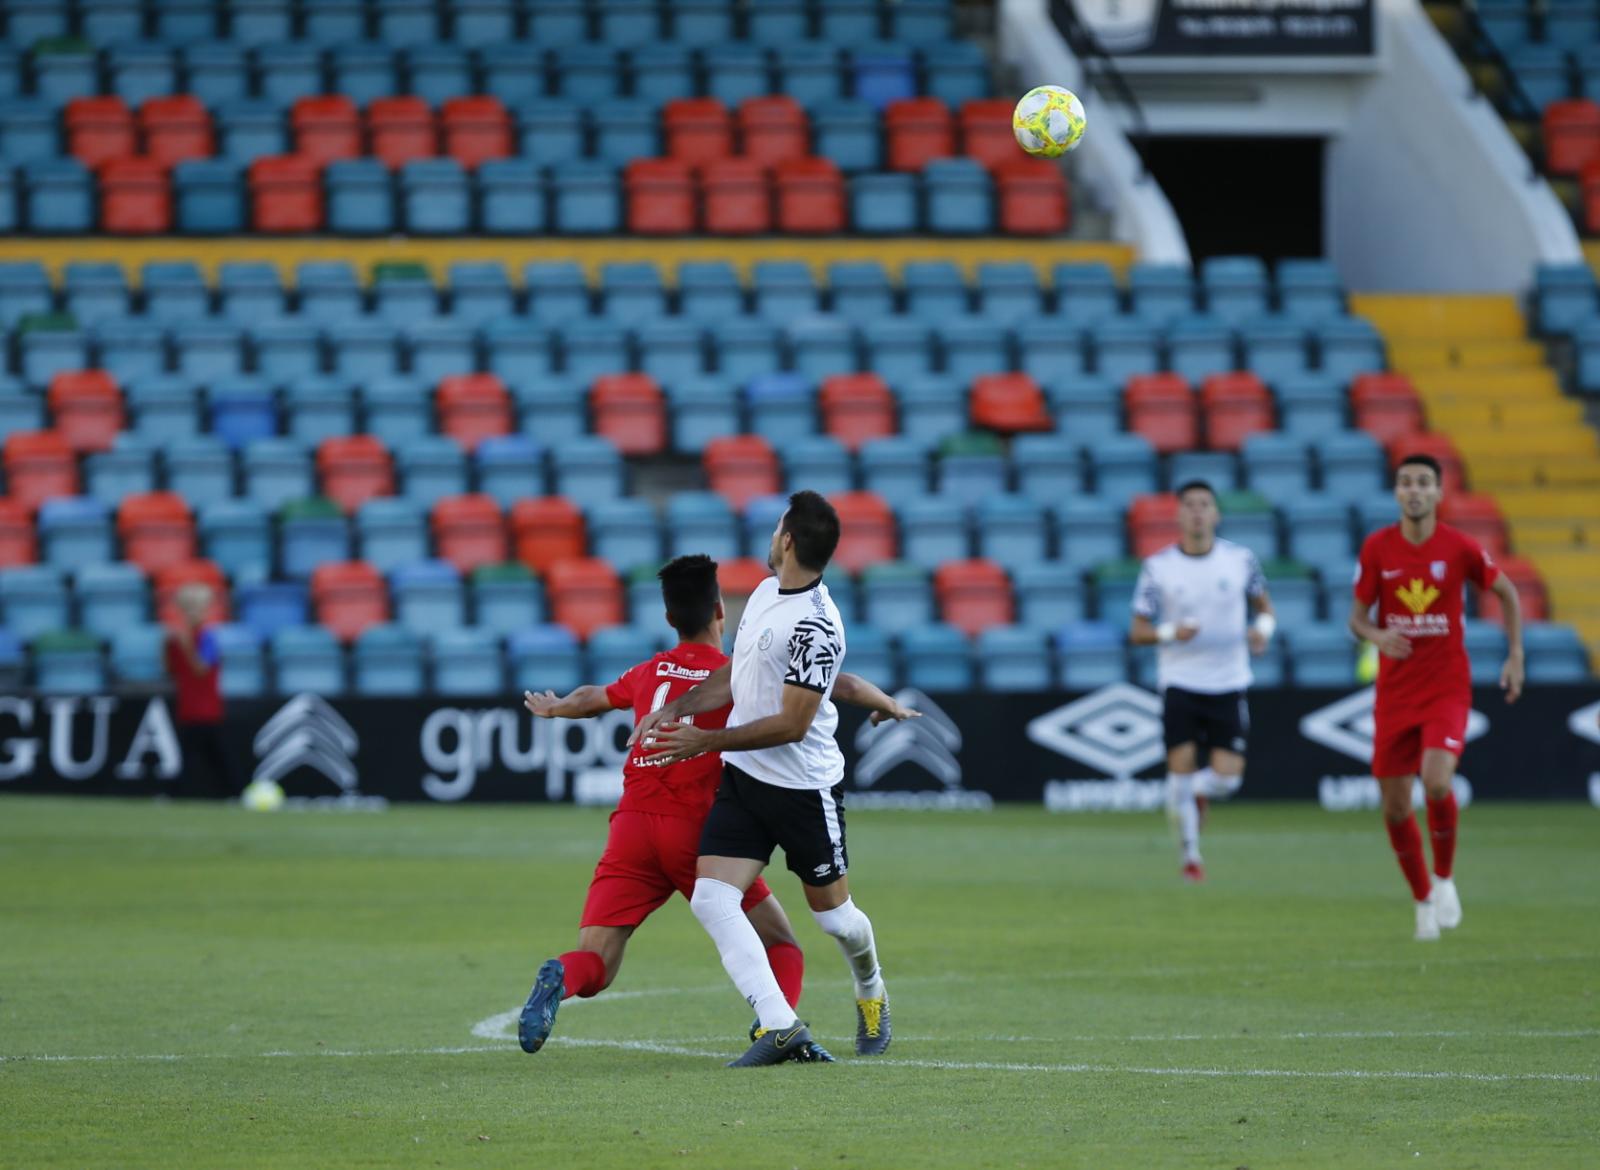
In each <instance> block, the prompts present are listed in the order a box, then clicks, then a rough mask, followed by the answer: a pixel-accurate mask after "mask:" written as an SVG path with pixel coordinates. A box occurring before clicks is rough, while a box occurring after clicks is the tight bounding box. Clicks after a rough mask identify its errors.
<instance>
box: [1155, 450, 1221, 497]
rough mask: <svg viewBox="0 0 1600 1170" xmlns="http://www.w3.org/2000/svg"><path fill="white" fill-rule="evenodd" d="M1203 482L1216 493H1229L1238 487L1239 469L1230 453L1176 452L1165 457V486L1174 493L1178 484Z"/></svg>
mask: <svg viewBox="0 0 1600 1170" xmlns="http://www.w3.org/2000/svg"><path fill="white" fill-rule="evenodd" d="M1196 479H1199V480H1204V481H1205V482H1206V483H1208V484H1210V485H1211V490H1212V491H1216V492H1231V491H1232V490H1233V489H1234V488H1236V487H1238V486H1239V468H1238V464H1237V462H1236V461H1235V459H1234V457H1233V452H1231V451H1177V452H1174V453H1173V454H1172V455H1170V456H1168V457H1167V475H1166V485H1167V488H1168V489H1169V490H1171V491H1176V490H1177V489H1178V486H1179V485H1180V484H1185V483H1188V482H1189V481H1191V480H1196Z"/></svg>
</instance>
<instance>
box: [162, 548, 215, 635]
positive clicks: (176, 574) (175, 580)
mask: <svg viewBox="0 0 1600 1170" xmlns="http://www.w3.org/2000/svg"><path fill="white" fill-rule="evenodd" d="M153 577H154V579H153V581H152V582H151V584H152V585H153V586H154V590H155V602H156V620H157V621H158V622H160V623H161V624H162V625H164V626H176V625H180V624H182V622H183V614H182V613H181V612H180V611H179V609H178V590H180V589H182V588H183V587H184V586H185V585H204V586H206V587H207V588H209V589H210V590H211V608H210V609H208V610H206V615H205V620H206V621H207V622H225V621H227V620H228V578H227V577H225V576H224V575H223V572H222V570H221V569H220V568H219V567H218V566H217V564H216V563H215V562H214V561H207V560H190V561H178V562H177V563H176V564H171V565H168V566H167V567H166V568H164V569H161V570H159V571H157V572H156V573H155V574H154V575H153Z"/></svg>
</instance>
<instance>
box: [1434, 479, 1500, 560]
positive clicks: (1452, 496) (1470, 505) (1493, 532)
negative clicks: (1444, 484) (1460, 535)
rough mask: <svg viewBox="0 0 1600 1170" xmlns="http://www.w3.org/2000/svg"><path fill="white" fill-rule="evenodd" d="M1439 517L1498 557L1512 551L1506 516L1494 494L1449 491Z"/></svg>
mask: <svg viewBox="0 0 1600 1170" xmlns="http://www.w3.org/2000/svg"><path fill="white" fill-rule="evenodd" d="M1439 519H1440V520H1443V521H1444V522H1445V523H1446V524H1450V525H1453V526H1454V527H1456V528H1459V529H1461V531H1463V532H1465V533H1466V534H1467V535H1468V536H1470V537H1472V538H1473V539H1474V540H1476V541H1477V542H1478V543H1479V544H1481V545H1483V547H1484V548H1486V549H1488V550H1489V551H1490V552H1491V553H1493V554H1494V556H1495V557H1497V558H1498V557H1503V556H1505V555H1506V554H1507V553H1509V552H1510V551H1511V545H1510V542H1509V541H1508V540H1507V539H1506V522H1505V517H1504V516H1502V515H1501V514H1500V505H1499V504H1497V503H1496V502H1495V498H1494V497H1493V496H1488V495H1479V494H1476V493H1473V492H1446V493H1445V494H1444V496H1443V497H1441V499H1440V500H1439Z"/></svg>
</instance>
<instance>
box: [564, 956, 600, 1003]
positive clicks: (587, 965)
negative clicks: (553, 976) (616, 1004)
mask: <svg viewBox="0 0 1600 1170" xmlns="http://www.w3.org/2000/svg"><path fill="white" fill-rule="evenodd" d="M561 965H562V966H563V967H565V968H566V971H567V986H566V990H565V991H564V992H563V993H562V996H561V998H562V999H570V998H571V997H572V996H574V995H576V996H581V997H582V998H584V999H588V998H589V997H590V996H591V995H599V994H600V989H601V988H602V987H604V986H605V985H606V965H605V961H604V960H603V959H601V958H600V956H599V955H597V954H595V953H594V952H593V951H568V952H567V953H566V954H564V955H562V956H561Z"/></svg>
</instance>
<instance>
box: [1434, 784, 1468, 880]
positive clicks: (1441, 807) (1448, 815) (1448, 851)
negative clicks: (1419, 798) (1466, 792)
mask: <svg viewBox="0 0 1600 1170" xmlns="http://www.w3.org/2000/svg"><path fill="white" fill-rule="evenodd" d="M1460 815H1461V809H1460V808H1459V807H1458V806H1457V804H1456V794H1455V793H1454V792H1447V793H1445V795H1444V799H1442V800H1430V801H1428V836H1430V837H1432V838H1433V872H1434V873H1436V874H1438V875H1439V876H1440V877H1442V878H1447V877H1449V876H1450V870H1451V867H1452V866H1454V865H1455V860H1456V820H1457V819H1458V818H1459V817H1460Z"/></svg>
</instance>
